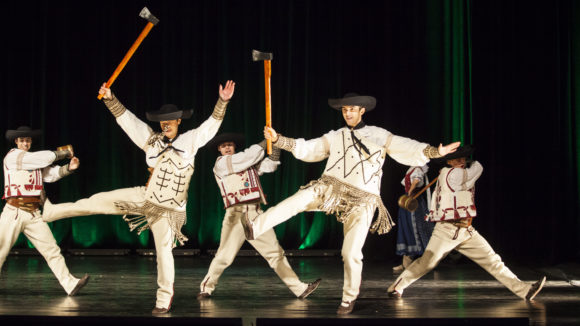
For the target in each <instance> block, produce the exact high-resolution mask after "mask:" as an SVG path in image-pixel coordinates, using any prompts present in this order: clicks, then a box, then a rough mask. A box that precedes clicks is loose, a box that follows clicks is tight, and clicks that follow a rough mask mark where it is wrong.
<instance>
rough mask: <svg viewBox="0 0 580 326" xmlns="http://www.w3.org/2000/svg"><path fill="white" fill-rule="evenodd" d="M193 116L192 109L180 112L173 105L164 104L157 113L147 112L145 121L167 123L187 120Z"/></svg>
mask: <svg viewBox="0 0 580 326" xmlns="http://www.w3.org/2000/svg"><path fill="white" fill-rule="evenodd" d="M192 114H193V109H189V110H180V109H179V108H178V107H177V105H175V104H164V105H163V106H161V108H160V109H159V110H157V111H149V112H147V114H146V115H147V120H149V121H155V122H159V121H167V120H177V119H189V118H190V117H191V115H192Z"/></svg>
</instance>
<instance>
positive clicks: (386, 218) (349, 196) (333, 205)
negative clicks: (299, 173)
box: [300, 175, 395, 234]
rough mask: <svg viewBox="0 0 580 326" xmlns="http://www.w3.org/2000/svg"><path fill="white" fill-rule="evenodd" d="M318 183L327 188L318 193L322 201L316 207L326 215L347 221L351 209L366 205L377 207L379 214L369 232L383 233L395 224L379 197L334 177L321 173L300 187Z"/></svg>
mask: <svg viewBox="0 0 580 326" xmlns="http://www.w3.org/2000/svg"><path fill="white" fill-rule="evenodd" d="M319 185H320V186H326V187H327V189H326V190H325V192H324V193H323V194H320V197H322V198H323V202H322V203H321V204H320V206H319V207H317V208H318V209H319V210H321V211H322V212H324V213H325V214H327V215H335V216H336V219H337V220H338V221H339V222H341V223H346V222H348V221H349V220H350V218H351V216H352V215H353V213H354V212H353V209H354V208H355V207H359V206H368V207H371V208H378V209H379V215H378V217H377V218H376V220H375V222H374V223H373V224H372V226H371V228H370V232H372V233H375V232H378V234H385V233H388V232H389V231H390V230H391V229H392V228H393V226H394V225H395V223H394V222H393V219H392V218H391V215H390V214H389V212H388V211H387V208H386V207H385V205H384V204H383V201H382V200H381V197H379V196H377V195H373V194H370V193H368V192H366V191H362V190H360V189H357V188H355V187H353V186H351V185H348V184H346V183H343V182H341V181H340V180H338V179H336V178H334V177H331V176H328V175H323V176H322V177H321V178H320V179H318V180H314V181H311V182H310V183H308V184H307V185H305V186H302V187H300V188H301V189H306V188H310V187H314V186H319ZM373 213H374V209H373Z"/></svg>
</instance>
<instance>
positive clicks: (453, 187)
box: [388, 145, 546, 300]
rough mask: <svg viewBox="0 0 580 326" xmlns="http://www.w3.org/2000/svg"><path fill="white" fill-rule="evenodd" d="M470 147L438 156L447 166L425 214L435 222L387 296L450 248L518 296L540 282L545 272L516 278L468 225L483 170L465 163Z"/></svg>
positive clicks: (528, 293)
mask: <svg viewBox="0 0 580 326" xmlns="http://www.w3.org/2000/svg"><path fill="white" fill-rule="evenodd" d="M473 150H474V149H473V147H471V146H469V145H466V146H462V147H459V148H458V149H457V151H455V152H454V153H450V154H447V155H446V156H444V157H442V158H440V160H442V161H444V162H446V163H447V165H448V167H445V168H443V169H441V171H440V173H439V178H438V180H437V185H436V187H435V191H434V192H433V199H432V200H431V208H430V210H429V215H428V216H427V218H428V219H429V220H430V221H431V222H435V223H436V224H435V229H434V230H433V234H432V236H431V239H430V240H429V243H428V244H427V248H425V253H424V254H423V256H421V257H420V258H418V259H417V260H415V261H413V263H412V264H411V265H409V266H408V267H407V268H406V269H405V271H404V272H403V273H402V274H401V275H400V276H399V277H398V278H397V279H396V280H395V282H394V283H393V284H391V286H390V287H389V288H388V294H389V296H391V297H397V298H399V297H401V296H402V295H403V291H404V290H405V289H406V288H407V287H408V286H409V285H411V284H412V283H413V282H415V281H416V280H418V279H419V278H421V277H422V276H423V275H425V274H427V273H428V272H429V271H431V270H432V269H433V268H435V266H437V264H439V262H440V261H441V259H443V258H445V256H447V254H448V253H449V252H451V251H452V250H453V249H455V250H457V251H459V252H460V253H462V254H463V255H464V256H465V257H467V258H469V259H471V260H473V261H474V262H476V263H477V264H478V265H479V266H481V267H482V268H483V269H485V270H486V271H487V272H488V273H490V274H491V275H492V276H493V277H495V278H496V279H497V280H498V281H500V282H501V283H502V284H503V285H505V286H506V287H507V288H508V289H509V290H510V291H512V292H513V293H514V294H515V295H517V296H519V297H520V298H523V299H525V300H532V299H533V298H534V297H535V296H536V295H537V294H538V293H539V292H540V290H541V289H542V287H543V286H544V282H545V281H546V277H545V276H544V277H542V278H541V279H540V280H539V281H537V282H535V283H533V284H532V283H527V282H523V281H521V280H520V279H518V277H517V276H516V275H515V274H514V273H512V271H511V270H510V269H509V268H507V267H506V266H505V264H504V263H503V261H502V260H501V257H500V256H499V255H498V254H496V253H495V252H494V251H493V249H492V248H491V246H490V245H489V243H488V242H487V241H486V240H485V239H484V238H483V236H481V235H480V234H479V232H477V230H475V228H474V227H473V226H472V225H471V222H472V219H473V218H474V217H475V216H476V215H477V211H476V209H475V182H476V181H477V179H479V177H480V176H481V173H482V172H483V166H482V165H481V163H479V162H477V161H474V162H473V163H471V164H468V163H467V158H468V157H469V156H470V155H471V154H472V153H473ZM468 165H469V166H468Z"/></svg>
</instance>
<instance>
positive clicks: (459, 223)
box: [441, 217, 473, 228]
mask: <svg viewBox="0 0 580 326" xmlns="http://www.w3.org/2000/svg"><path fill="white" fill-rule="evenodd" d="M472 220H473V217H466V218H462V219H457V220H447V221H441V222H443V223H449V224H452V225H453V226H456V227H458V228H468V227H470V226H471V221H472Z"/></svg>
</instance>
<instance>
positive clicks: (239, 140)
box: [207, 132, 245, 150]
mask: <svg viewBox="0 0 580 326" xmlns="http://www.w3.org/2000/svg"><path fill="white" fill-rule="evenodd" d="M244 140H245V137H244V134H241V133H236V132H224V133H222V134H219V135H217V136H215V137H214V138H213V139H212V140H210V141H209V142H208V143H207V147H208V148H209V149H211V150H214V149H216V148H217V147H218V146H219V145H220V144H221V143H225V142H228V141H231V142H233V143H234V144H236V150H240V149H241V148H242V147H243V146H244Z"/></svg>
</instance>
